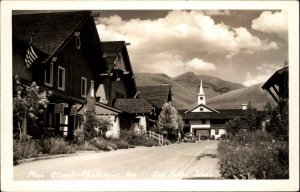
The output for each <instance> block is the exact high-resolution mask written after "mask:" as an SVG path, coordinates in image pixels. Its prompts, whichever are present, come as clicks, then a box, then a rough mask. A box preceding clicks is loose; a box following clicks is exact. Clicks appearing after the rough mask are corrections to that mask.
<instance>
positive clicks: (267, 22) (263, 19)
mask: <svg viewBox="0 0 300 192" xmlns="http://www.w3.org/2000/svg"><path fill="white" fill-rule="evenodd" d="M251 27H252V29H255V30H257V31H261V32H265V33H275V34H277V35H278V36H279V37H280V38H282V39H283V40H285V41H287V39H288V16H287V12H286V11H283V10H282V11H277V12H273V13H272V12H271V11H264V12H262V13H261V14H260V16H259V17H258V18H256V19H254V20H253V21H252V26H251Z"/></svg>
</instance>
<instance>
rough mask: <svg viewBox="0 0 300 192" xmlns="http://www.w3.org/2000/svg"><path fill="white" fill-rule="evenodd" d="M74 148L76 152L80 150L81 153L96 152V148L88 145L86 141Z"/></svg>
mask: <svg viewBox="0 0 300 192" xmlns="http://www.w3.org/2000/svg"><path fill="white" fill-rule="evenodd" d="M74 148H76V150H82V151H98V148H97V147H95V146H94V145H92V144H90V143H89V142H88V141H84V142H83V143H82V144H80V145H75V147H74Z"/></svg>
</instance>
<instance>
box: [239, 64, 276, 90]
mask: <svg viewBox="0 0 300 192" xmlns="http://www.w3.org/2000/svg"><path fill="white" fill-rule="evenodd" d="M281 67H282V64H271V63H263V64H262V65H259V66H257V67H256V70H257V73H256V74H252V73H250V72H247V74H246V78H245V81H244V82H243V85H245V86H247V87H248V86H251V85H255V84H258V83H263V82H266V81H267V80H268V79H269V78H270V77H271V76H272V75H273V73H274V72H275V71H277V70H278V69H280V68H281Z"/></svg>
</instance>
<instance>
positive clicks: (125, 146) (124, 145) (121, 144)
mask: <svg viewBox="0 0 300 192" xmlns="http://www.w3.org/2000/svg"><path fill="white" fill-rule="evenodd" d="M113 143H114V144H115V145H116V146H117V148H118V149H128V148H129V144H128V143H127V142H126V141H123V140H120V141H114V142H113Z"/></svg>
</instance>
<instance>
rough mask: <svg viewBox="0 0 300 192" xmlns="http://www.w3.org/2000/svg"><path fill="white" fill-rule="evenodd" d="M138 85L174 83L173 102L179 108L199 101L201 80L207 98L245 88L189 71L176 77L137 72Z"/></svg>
mask: <svg viewBox="0 0 300 192" xmlns="http://www.w3.org/2000/svg"><path fill="white" fill-rule="evenodd" d="M135 80H136V84H137V86H150V85H161V84H162V83H169V84H170V85H172V93H173V102H174V104H175V105H176V107H177V108H178V109H183V108H188V107H190V106H193V105H194V104H196V102H197V93H198V92H199V84H200V80H202V81H203V87H204V92H205V94H206V98H213V97H215V96H218V95H220V94H224V93H226V92H229V91H232V90H236V89H240V88H244V86H243V85H240V84H237V83H232V82H228V81H224V80H221V79H218V78H216V77H211V76H207V75H195V74H194V73H192V72H187V73H184V74H182V75H179V76H177V77H175V78H171V77H169V76H167V75H166V74H153V73H135Z"/></svg>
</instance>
